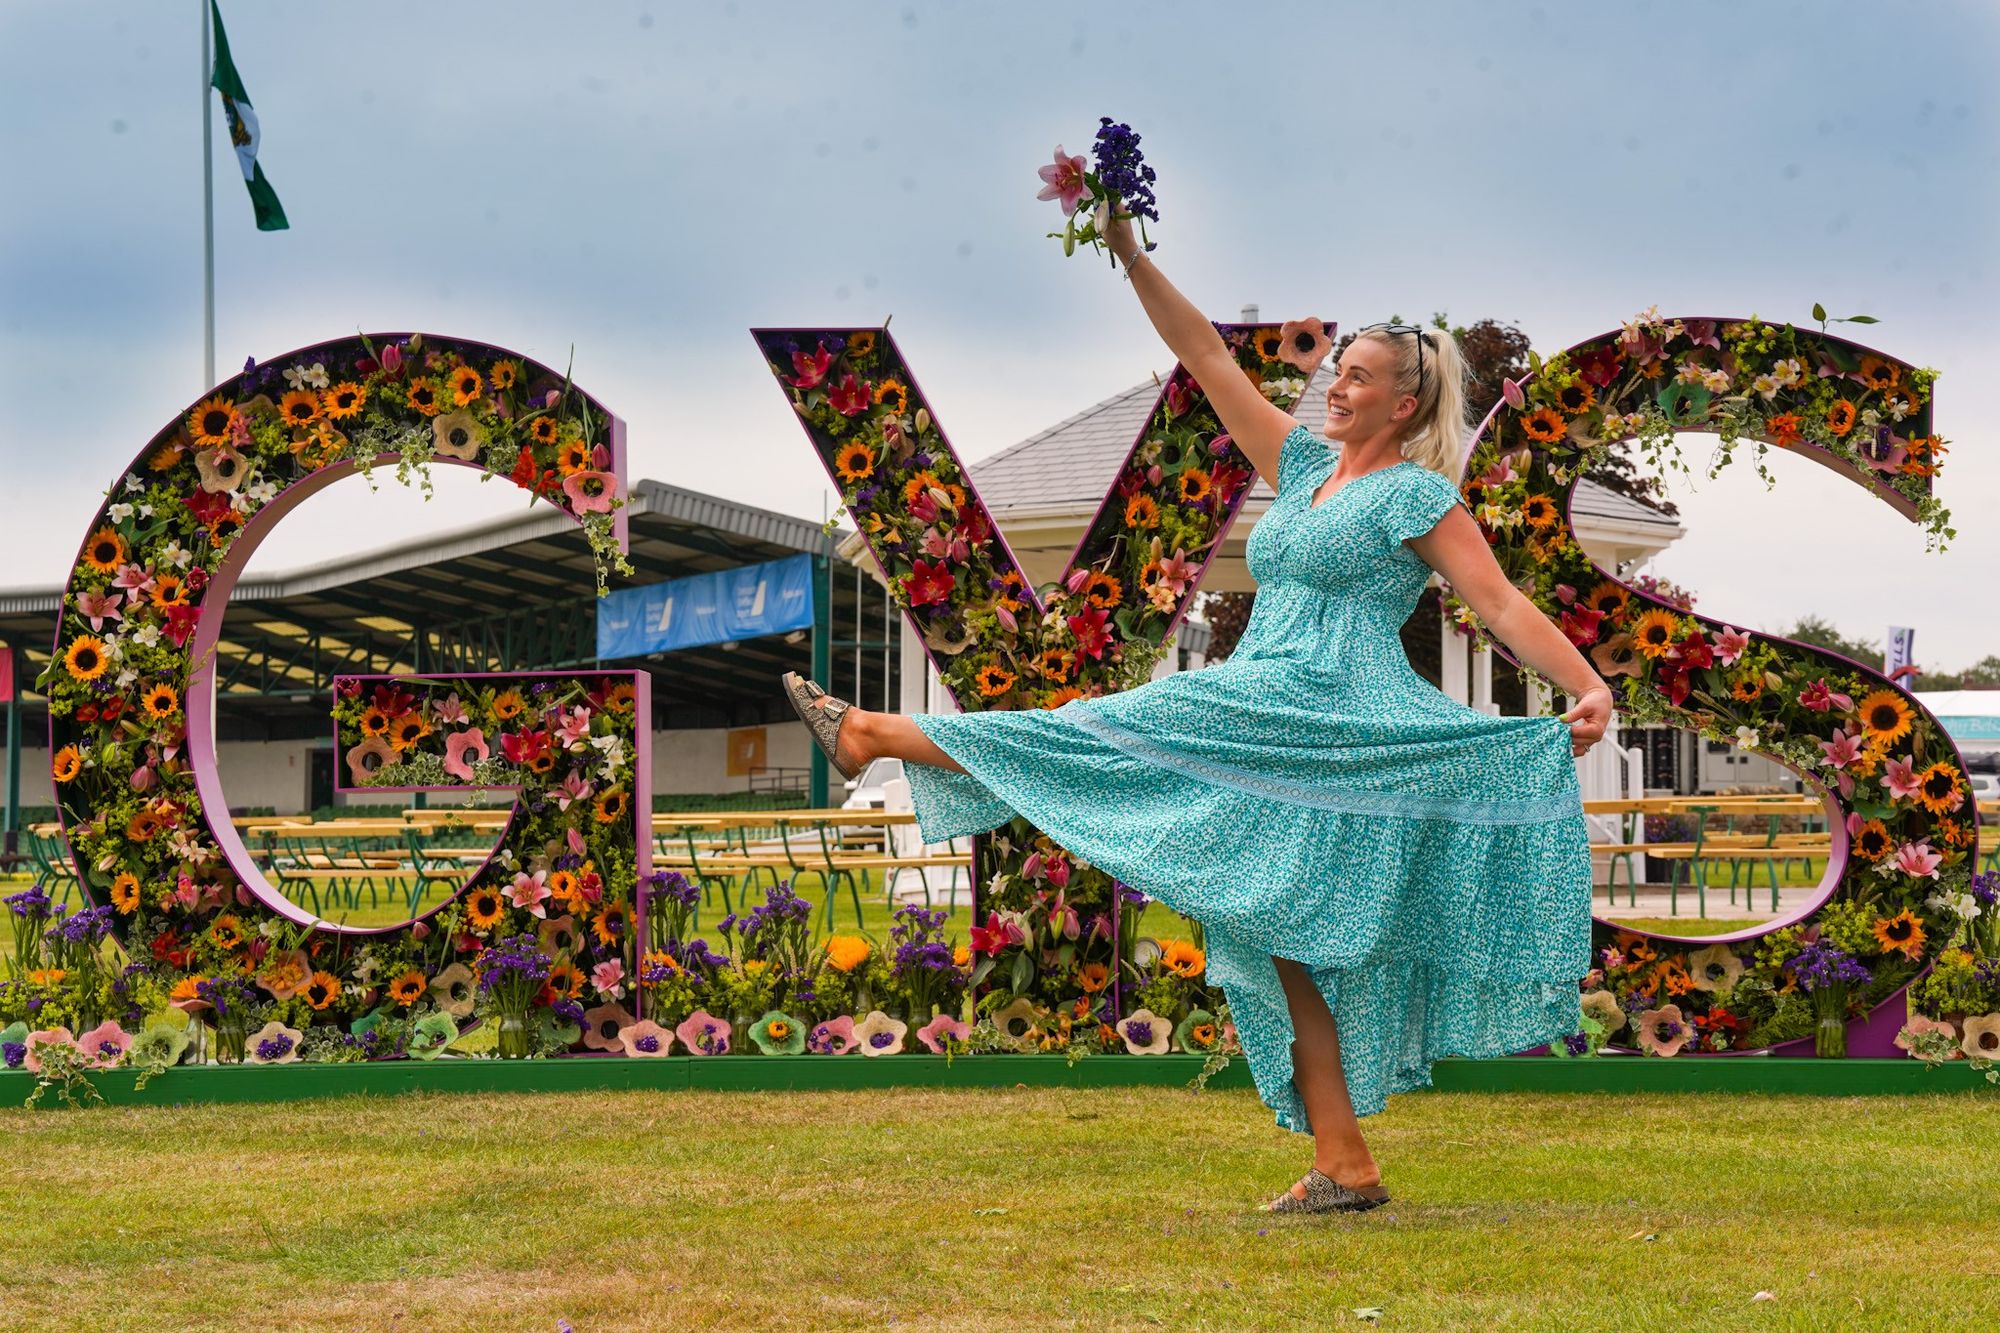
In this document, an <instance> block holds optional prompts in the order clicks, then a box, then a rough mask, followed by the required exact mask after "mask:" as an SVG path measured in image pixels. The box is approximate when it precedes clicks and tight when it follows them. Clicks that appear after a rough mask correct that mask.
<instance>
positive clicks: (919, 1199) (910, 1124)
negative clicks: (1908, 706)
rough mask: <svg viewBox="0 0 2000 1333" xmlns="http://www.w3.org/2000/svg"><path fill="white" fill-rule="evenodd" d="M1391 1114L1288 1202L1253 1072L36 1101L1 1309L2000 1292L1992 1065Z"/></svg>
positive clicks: (38, 1319)
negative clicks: (1937, 1087) (1789, 1091)
mask: <svg viewBox="0 0 2000 1333" xmlns="http://www.w3.org/2000/svg"><path fill="white" fill-rule="evenodd" d="M1363 1123H1364V1127H1365V1128H1366V1130H1367V1131H1368V1133H1369V1135H1370V1138H1371V1141H1372V1144H1373V1146H1374V1150H1375V1153H1376V1156H1377V1158H1378V1160H1379V1161H1380V1162H1381V1164H1382V1168H1383V1173H1384V1181H1385V1183H1386V1184H1387V1185H1388V1186H1389V1187H1390V1189H1391V1191H1392V1192H1393V1193H1394V1195H1395V1196H1396V1197H1395V1201H1394V1202H1393V1203H1391V1204H1389V1205H1388V1206H1386V1207H1383V1208H1380V1209H1377V1210H1375V1211H1374V1212H1371V1213H1367V1214H1362V1215H1358V1216H1341V1215H1335V1216H1328V1217H1313V1218H1273V1217H1270V1216H1268V1215H1264V1214H1261V1213H1258V1212H1256V1211H1254V1206H1255V1205H1256V1204H1257V1203H1258V1202H1260V1201H1261V1200H1262V1199H1264V1198H1266V1197H1268V1196H1269V1195H1271V1194H1275V1193H1276V1192H1277V1191H1278V1190H1279V1189H1280V1188H1282V1187H1283V1185H1284V1184H1285V1183H1286V1182H1288V1181H1289V1180H1291V1179H1293V1178H1295V1177H1296V1176H1297V1174H1299V1172H1301V1171H1302V1170H1303V1168H1304V1166H1305V1163H1306V1154H1307V1152H1308V1151H1309V1146H1308V1143H1307V1140H1306V1139H1304V1138H1302V1137H1298V1136H1293V1135H1288V1134H1286V1133H1284V1132H1282V1131H1280V1130H1277V1129H1276V1128H1274V1127H1273V1126H1272V1124H1271V1121H1270V1117H1269V1114H1268V1113H1267V1112H1266V1111H1265V1109H1264V1108H1263V1107H1262V1106H1261V1105H1260V1104H1259V1103H1258V1102H1257V1101H1256V1099H1255V1097H1254V1095H1253V1094H1251V1093H1249V1092H1234V1091H1231V1092H1209V1093H1204V1094H1201V1095H1199V1096H1194V1095H1189V1094H1188V1093H1186V1092H1182V1091H1178V1090H1091V1091H1068V1090H1035V1091H1022V1090H993V1091H987V1092H965V1091H949V1092H939V1091H910V1092H871V1093H790V1094H753V1093H686V1092H681V1093H658V1092H644V1093H594V1094H565V1095H515V1096H479V1097H446V1096H415V1097H403V1098H394V1099H376V1100H368V1099H359V1098H350V1099H344V1100H340V1101H328V1102H317V1103H295V1104H289V1105H273V1106H247V1107H234V1108H230V1107H198V1108H185V1109H162V1108H150V1109H147V1108H139V1109H106V1108H98V1109H94V1110H90V1111H68V1112H60V1113H49V1112H39V1113H37V1112H24V1111H20V1110H15V1109H11V1108H10V1109H6V1110H0V1134H4V1135H5V1138H6V1141H7V1143H8V1146H9V1151H8V1152H7V1153H6V1154H5V1156H4V1159H0V1161H3V1162H4V1165H0V1235H4V1236H6V1237H7V1251H8V1254H9V1257H10V1259H11V1260H12V1265H13V1271H14V1273H15V1278H14V1280H12V1281H10V1282H8V1283H6V1284H5V1285H4V1287H0V1326H4V1327H7V1328H49V1327H59V1326H60V1327H78V1328H82V1327H87V1328H110V1327H116V1328H121V1329H173V1330H186V1329H209V1328H238V1327H245V1328H247V1327H255V1328H259V1329H274V1328H338V1329H385V1330H386V1329H391V1328H394V1329H402V1330H412V1329H457V1328H468V1329H469V1328H479V1329H514V1328H525V1329H541V1330H554V1329H556V1328H557V1321H558V1320H560V1319H567V1320H569V1321H570V1323H571V1324H572V1325H573V1326H574V1327H575V1329H576V1330H577V1333H590V1331H592V1330H599V1329H632V1328H640V1327H675V1326H690V1327H696V1328H731V1329H741V1328H746V1327H747V1328H859V1327H871V1328H872V1327H881V1326H884V1325H887V1324H891V1323H894V1324H896V1325H898V1326H905V1327H918V1328H968V1329H972V1328H977V1329H994V1328H1004V1329H1015V1328H1053V1327H1076V1326H1085V1327H1116V1328H1144V1327H1171V1328H1212V1329H1237V1328H1265V1327H1268V1328H1285V1329H1297V1328H1318V1327H1327V1326H1360V1324H1362V1323H1363V1322H1365V1320H1364V1319H1363V1318H1362V1317H1361V1316H1358V1315H1356V1314H1355V1313H1354V1312H1355V1311H1356V1310H1357V1309H1369V1308H1372V1309H1378V1310H1380V1311H1381V1315H1380V1325H1381V1326H1382V1327H1385V1328H1386V1327H1401V1328H1450V1329H1457V1328H1473V1327H1481V1328H1483V1327H1489V1326H1504V1327H1509V1328H1547V1329H1575V1328H1587V1327H1594V1326H1595V1327H1611V1328H1635V1329H1668V1328H1671V1329H1675V1330H1684V1329H1744V1328H1780V1329H1836V1328H1838V1329H1847V1328H1918V1327H1923V1328H1968V1327H1975V1326H1978V1325H1980V1324H1982V1323H1984V1322H1985V1321H1986V1320H1987V1319H1989V1318H1990V1316H1991V1313H1992V1311H1993V1309H1994V1304H1995V1295H1994V1293H1995V1290H1996V1286H1995V1279H1996V1277H2000V1256H1996V1254H1995V1251H1994V1248H1993V1243H1992V1237H1993V1236H1994V1235H1996V1234H2000V1193H1996V1192H1995V1191H1994V1190H1993V1189H1992V1184H1991V1165H1990V1164H1991V1163H1992V1162H1994V1161H1995V1160H2000V1117H1996V1116H1993V1115H1980V1114H1973V1113H1969V1112H1968V1111H1967V1109H1966V1103H1965V1102H1964V1101H1963V1100H1962V1099H1948V1098H1943V1097H1928V1096H1926V1097H1881V1098H1857V1099H1850V1100H1843V1101H1841V1102H1837V1103H1829V1102H1828V1101H1827V1100H1825V1099H1820V1098H1779V1097H1772V1098H1759V1097H1746V1096H1726V1095H1681V1096H1647V1097H1638V1096H1634V1097H1621V1098H1616V1099H1613V1098H1603V1097H1599V1098H1592V1097H1582V1096H1546V1095H1528V1094H1516V1095H1504V1096H1502V1095H1492V1094H1443V1093H1422V1094H1412V1095H1408V1096H1403V1097H1398V1098H1396V1099H1394V1100H1393V1101H1392V1102H1391V1104H1390V1108H1389V1110H1388V1111H1386V1112H1385V1113H1384V1114H1382V1115H1380V1116H1377V1117H1374V1118H1371V1119H1369V1120H1367V1121H1365V1122H1363ZM1759 1291H1768V1292H1770V1293H1772V1296H1773V1297H1774V1299H1771V1300H1767V1301H1762V1302H1753V1300H1752V1297H1753V1296H1754V1295H1755V1294H1756V1293H1757V1292H1759ZM1982 1311H1983V1312H1984V1313H1983V1314H1982V1313H1980V1312H1982ZM1987 1326H1989V1327H1990V1324H1987Z"/></svg>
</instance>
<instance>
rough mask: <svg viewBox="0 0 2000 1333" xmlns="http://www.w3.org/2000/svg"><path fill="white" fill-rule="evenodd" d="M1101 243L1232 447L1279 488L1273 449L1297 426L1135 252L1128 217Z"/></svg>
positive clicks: (1151, 265)
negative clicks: (1205, 400)
mask: <svg viewBox="0 0 2000 1333" xmlns="http://www.w3.org/2000/svg"><path fill="white" fill-rule="evenodd" d="M1105 240H1106V242H1107V243H1108V244H1109V245H1110V246H1111V253H1112V254H1114V255H1116V256H1117V257H1118V259H1119V262H1121V263H1123V264H1124V265H1125V272H1126V276H1128V277H1129V278H1130V279H1131V280H1132V289H1133V290H1134V291H1136V292H1137V293H1138V294H1139V304H1140V305H1142V306H1144V307H1145V310H1146V317H1147V318H1148V319H1150V320H1152V321H1153V328H1154V329H1155V330H1157V331H1158V332H1159V335H1160V339H1161V341H1163V342H1165V343H1166V345H1167V350H1168V351H1170V352H1172V353H1173V354H1174V359H1175V360H1177V361H1179V362H1180V363H1181V365H1182V366H1183V367H1184V368H1185V369H1186V370H1187V372H1188V373H1189V374H1190V375H1192V376H1194V378H1195V383H1197V384H1199V385H1201V388H1202V392H1203V393H1205V394H1207V395H1208V400H1209V402H1211V403H1213V404H1215V414H1216V415H1217V416H1218V417H1221V418H1222V427H1223V429H1224V430H1226V431H1228V432H1229V436H1230V438H1231V439H1232V440H1234V441H1235V442H1236V447H1237V449H1238V450H1240V451H1241V452H1242V454H1243V456H1244V457H1245V458H1247V459H1249V460H1250V463H1251V466H1253V467H1255V468H1256V469H1257V471H1258V472H1259V473H1261V474H1262V475H1263V477H1264V480H1265V481H1267V482H1269V483H1270V486H1271V489H1272V490H1274V491H1275V490H1276V489H1278V450H1279V448H1280V446H1282V445H1283V444H1284V442H1285V436H1286V435H1288V434H1290V433H1291V430H1292V427H1294V426H1296V425H1297V424H1298V422H1296V421H1295V420H1293V419H1292V417H1291V414H1290V413H1288V412H1285V411H1284V410H1283V409H1281V408H1279V407H1277V406H1276V405H1274V404H1273V403H1272V402H1271V401H1270V399H1268V398H1266V397H1264V394H1263V391H1262V390H1261V389H1259V388H1258V387H1257V386H1256V385H1254V384H1252V383H1251V382H1250V378H1249V376H1247V375H1245V374H1244V373H1243V371H1242V369H1241V368H1240V367H1239V366H1238V365H1237V364H1236V357H1235V356H1234V355H1233V354H1232V353H1231V352H1230V350H1229V348H1228V347H1227V346H1225V345H1224V344H1223V341H1222V336H1221V335H1220V334H1218V333H1217V332H1216V331H1215V325H1213V324H1211V323H1210V322H1209V320H1208V316H1206V315H1204V314H1202V313H1201V311H1199V310H1197V309H1196V308H1195V306H1194V303H1193V302H1192V301H1190V300H1188V299H1187V298H1186V297H1185V296H1182V295H1181V294H1180V292H1178V291H1176V290H1175V289H1174V285H1173V284H1172V283H1170V282H1168V281H1167V277H1166V275H1165V274H1164V273H1162V272H1160V266H1159V265H1158V264H1155V263H1154V262H1153V257H1152V256H1151V255H1148V254H1144V253H1142V252H1141V251H1140V249H1139V241H1138V238H1137V237H1136V236H1134V235H1133V232H1132V221H1131V219H1130V218H1119V219H1117V220H1116V221H1114V222H1112V224H1111V227H1110V229H1109V231H1108V232H1107V233H1106V235H1105Z"/></svg>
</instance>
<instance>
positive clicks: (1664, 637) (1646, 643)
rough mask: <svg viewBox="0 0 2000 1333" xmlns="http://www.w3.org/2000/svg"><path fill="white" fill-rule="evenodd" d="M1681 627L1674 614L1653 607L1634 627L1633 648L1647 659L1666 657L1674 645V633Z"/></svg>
mask: <svg viewBox="0 0 2000 1333" xmlns="http://www.w3.org/2000/svg"><path fill="white" fill-rule="evenodd" d="M1679 625H1680V622H1679V621H1678V620H1677V619H1676V618H1675V616H1674V613H1673V612H1671V611H1668V610H1666V609H1664V608H1662V607H1657V606H1656V607H1653V608H1652V609H1651V610H1649V611H1647V612H1646V614H1645V615H1643V616H1640V617H1639V619H1638V622H1637V623H1635V624H1634V625H1633V626H1632V646H1633V647H1634V648H1636V649H1638V650H1639V651H1640V652H1641V653H1644V654H1645V655H1646V656H1647V657H1651V658H1658V657H1661V656H1664V655H1665V653H1666V651H1667V649H1669V648H1671V647H1673V645H1674V631H1675V630H1676V629H1677V628H1679Z"/></svg>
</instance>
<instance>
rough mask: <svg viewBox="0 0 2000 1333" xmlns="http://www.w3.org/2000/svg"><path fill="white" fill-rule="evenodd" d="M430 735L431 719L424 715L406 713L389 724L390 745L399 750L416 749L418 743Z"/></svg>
mask: <svg viewBox="0 0 2000 1333" xmlns="http://www.w3.org/2000/svg"><path fill="white" fill-rule="evenodd" d="M430 734H431V723H430V719H429V718H427V717H425V716H424V715H423V714H422V713H405V714H403V716H401V717H399V718H397V719H396V720H395V721H394V722H392V723H390V724H389V744H391V745H393V746H395V747H396V748H397V749H398V750H411V749H414V748H416V744H417V742H418V741H421V740H422V739H423V738H424V737H426V736H428V735H430Z"/></svg>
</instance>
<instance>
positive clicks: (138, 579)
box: [111, 565, 153, 595]
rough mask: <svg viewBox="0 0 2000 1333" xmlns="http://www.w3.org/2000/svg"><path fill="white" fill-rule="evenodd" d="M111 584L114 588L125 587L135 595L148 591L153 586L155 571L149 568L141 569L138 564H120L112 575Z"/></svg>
mask: <svg viewBox="0 0 2000 1333" xmlns="http://www.w3.org/2000/svg"><path fill="white" fill-rule="evenodd" d="M111 586H112V587H114V588H123V589H124V590H125V591H126V592H128V593H132V594H135V595H136V594H138V593H142V592H146V591H148V590H150V589H151V588H152V586H153V572H152V571H151V570H149V569H141V568H140V567H139V566H137V565H120V566H118V572H117V573H116V574H115V575H113V576H112V579H111Z"/></svg>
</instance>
